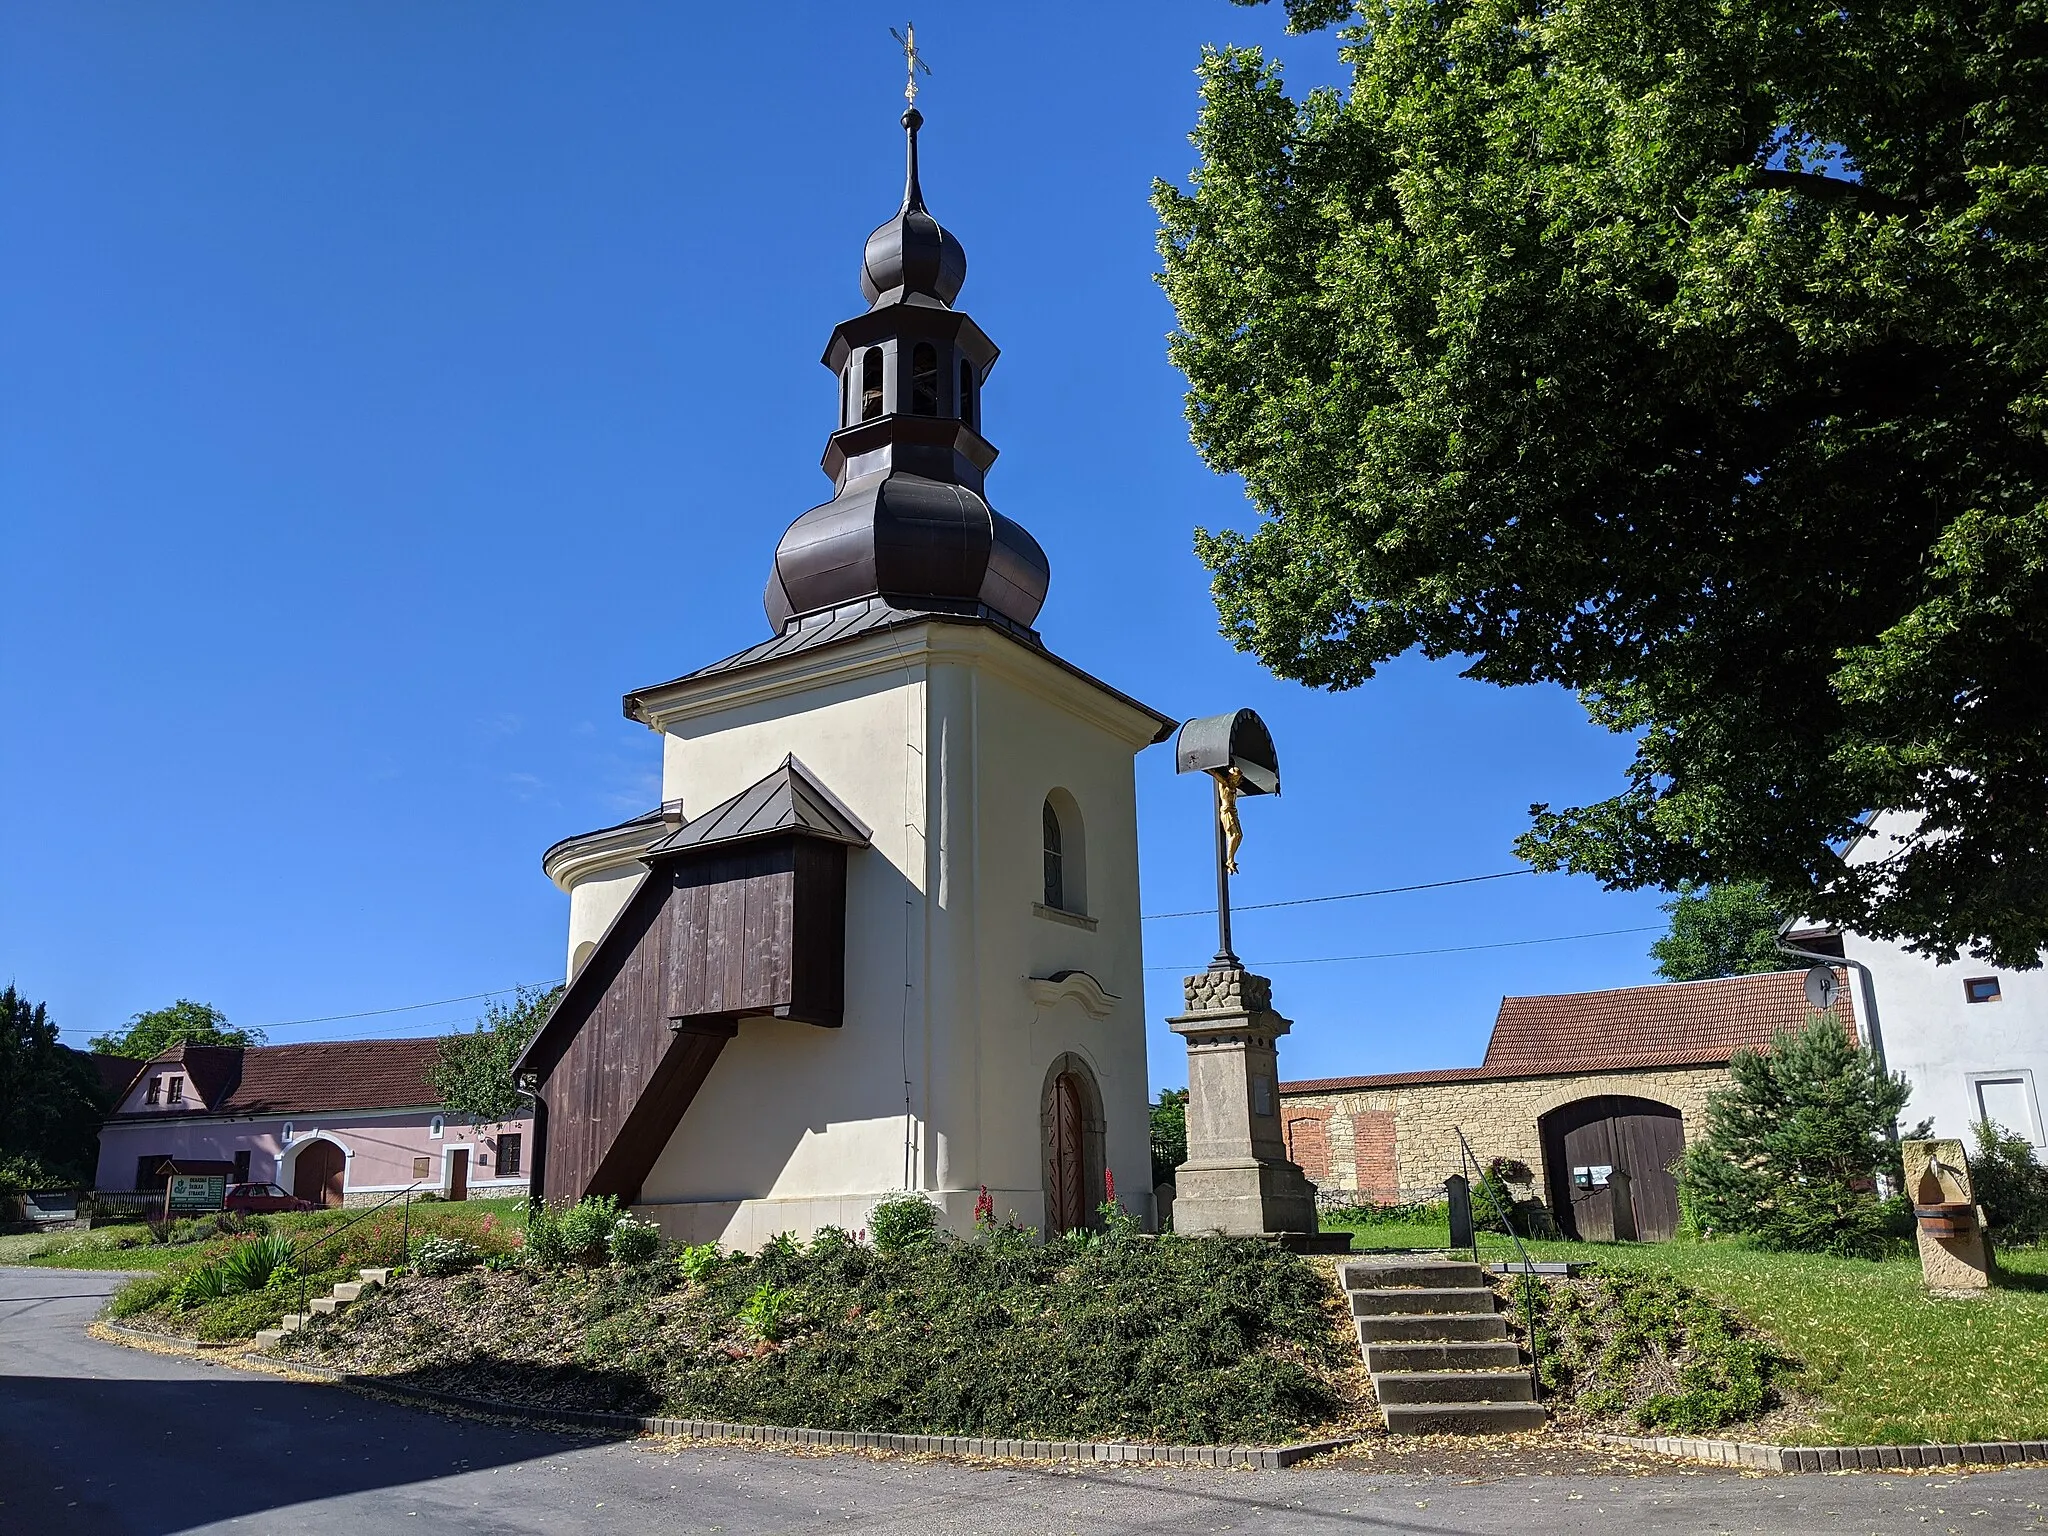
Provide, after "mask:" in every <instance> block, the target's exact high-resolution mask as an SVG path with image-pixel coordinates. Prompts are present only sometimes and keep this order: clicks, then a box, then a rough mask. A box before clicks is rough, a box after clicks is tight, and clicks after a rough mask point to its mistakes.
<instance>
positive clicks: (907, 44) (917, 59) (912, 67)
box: [889, 21, 932, 112]
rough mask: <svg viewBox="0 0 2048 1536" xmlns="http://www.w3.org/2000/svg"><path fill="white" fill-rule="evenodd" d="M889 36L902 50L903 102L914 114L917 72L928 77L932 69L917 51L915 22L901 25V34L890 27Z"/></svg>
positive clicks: (915, 108)
mask: <svg viewBox="0 0 2048 1536" xmlns="http://www.w3.org/2000/svg"><path fill="white" fill-rule="evenodd" d="M889 35H890V36H891V37H893V38H895V39H896V42H897V44H898V46H900V47H901V48H902V49H903V74H904V77H905V78H904V81H903V100H904V102H905V103H906V104H907V105H908V108H909V110H910V111H912V112H915V111H916V110H917V76H918V72H919V71H920V70H921V71H923V72H924V73H925V74H927V75H928V74H930V73H931V72H932V67H931V65H929V64H927V63H925V61H924V56H923V55H922V54H920V53H919V52H918V51H917V24H916V23H915V22H910V21H906V22H905V23H903V30H902V31H901V32H898V31H897V30H896V29H895V28H894V27H891V28H890V29H889Z"/></svg>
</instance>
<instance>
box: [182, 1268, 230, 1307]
mask: <svg viewBox="0 0 2048 1536" xmlns="http://www.w3.org/2000/svg"><path fill="white" fill-rule="evenodd" d="M238 1289H239V1288H237V1287H231V1286H230V1285H229V1284H228V1277H227V1274H226V1272H225V1271H224V1270H223V1269H222V1268H221V1266H220V1264H219V1263H218V1262H217V1261H216V1262H214V1263H211V1264H201V1265H200V1266H199V1267H198V1268H197V1269H188V1270H187V1271H185V1274H184V1277H183V1278H182V1279H180V1280H179V1281H178V1290H177V1302H178V1305H179V1306H180V1307H183V1308H185V1309H186V1310H187V1311H189V1310H190V1309H192V1308H193V1307H196V1306H199V1305H201V1304H202V1303H204V1302H209V1301H224V1300H226V1299H227V1298H228V1297H229V1296H233V1295H235V1294H237V1292H238Z"/></svg>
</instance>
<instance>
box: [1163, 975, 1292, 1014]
mask: <svg viewBox="0 0 2048 1536" xmlns="http://www.w3.org/2000/svg"><path fill="white" fill-rule="evenodd" d="M1181 985H1182V989H1183V991H1184V992H1185V994H1186V996H1187V1010H1188V1012H1189V1013H1269V1012H1271V1011H1272V1008H1273V983H1272V981H1271V980H1270V979H1269V978H1267V977H1264V976H1254V975H1253V974H1252V973H1251V972H1250V971H1247V970H1245V969H1243V968H1242V967H1234V968H1232V969H1230V970H1223V971H1203V972H1201V973H1199V974H1198V975H1194V976H1189V977H1187V978H1185V979H1184V980H1183V982H1182V983H1181Z"/></svg>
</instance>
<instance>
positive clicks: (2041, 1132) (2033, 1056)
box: [1843, 815, 2048, 1154]
mask: <svg viewBox="0 0 2048 1536" xmlns="http://www.w3.org/2000/svg"><path fill="white" fill-rule="evenodd" d="M1910 825H1911V823H1910V821H1908V820H1907V819H1905V818H1902V817H1899V816H1896V815H1887V816H1881V817H1879V818H1878V821H1877V824H1876V825H1875V827H1874V828H1873V829H1872V832H1871V834H1870V835H1868V836H1866V837H1865V838H1864V839H1863V840H1862V842H1860V843H1859V844H1858V845H1857V846H1856V847H1855V848H1854V849H1852V850H1851V852H1850V854H1849V858H1850V861H1851V862H1852V863H1858V862H1862V861H1864V860H1867V859H1871V858H1877V857H1881V856H1882V855H1883V854H1884V853H1886V852H1888V851H1890V850H1891V849H1892V848H1893V847H1894V846H1896V845H1895V844H1893V843H1892V842H1891V841H1890V838H1891V836H1892V835H1894V834H1896V833H1898V832H1900V831H1901V830H1903V829H1907V828H1910ZM1843 952H1844V953H1845V954H1846V955H1847V956H1848V957H1849V958H1850V959H1852V960H1860V961H1862V962H1863V963H1864V964H1865V965H1867V966H1868V967H1869V968H1870V976H1871V988H1872V991H1873V993H1874V994H1875V997H1876V1002H1877V1021H1876V1022H1877V1028H1878V1032H1879V1035H1880V1037H1881V1040H1882V1043H1883V1046H1884V1054H1885V1063H1886V1065H1887V1066H1889V1067H1890V1068H1891V1069H1892V1070H1893V1071H1894V1072H1902V1073H1904V1074H1905V1076H1906V1080H1907V1081H1908V1082H1909V1083H1911V1084H1912V1086H1913V1097H1912V1099H1911V1100H1910V1101H1909V1102H1908V1103H1907V1105H1906V1109H1905V1113H1904V1114H1903V1115H1902V1116H1901V1117H1900V1118H1901V1120H1902V1121H1903V1122H1904V1123H1905V1124H1906V1125H1908V1126H1910V1125H1912V1124H1913V1123H1915V1122H1916V1121H1918V1120H1921V1119H1923V1118H1925V1117H1927V1116H1930V1115H1931V1116H1933V1118H1934V1128H1935V1134H1937V1135H1940V1136H1954V1137H1957V1138H1959V1139H1961V1140H1962V1142H1963V1143H1964V1145H1966V1146H1971V1145H1974V1143H1973V1142H1972V1140H1971V1136H1970V1126H1971V1124H1972V1122H1974V1121H1975V1120H1976V1119H1977V1118H1978V1116H1979V1115H1980V1114H1981V1113H1982V1110H1981V1109H1980V1108H1979V1101H1978V1096H1977V1088H1976V1083H1975V1079H1978V1078H1982V1077H1986V1076H1991V1077H2000V1078H2004V1077H2013V1076H2017V1077H2019V1078H2020V1079H2021V1080H2022V1082H2023V1084H2024V1088H2023V1090H2022V1092H2023V1097H2024V1100H2025V1107H2026V1110H2027V1112H2028V1113H2029V1115H2030V1119H2031V1124H2029V1125H2027V1126H2024V1127H2021V1126H2013V1127H2010V1129H2012V1130H2015V1131H2022V1132H2023V1133H2024V1134H2026V1135H2028V1136H2029V1137H2031V1138H2032V1140H2033V1142H2034V1144H2035V1146H2036V1147H2038V1148H2040V1149H2041V1150H2042V1151H2043V1153H2044V1154H2048V1129H2044V1127H2043V1124H2042V1115H2041V1108H2042V1106H2041V1097H2040V1096H2041V1093H2042V1092H2043V1091H2044V1090H2048V974H2044V973H2043V972H2042V971H2038V970H2037V971H2002V970H1999V969H1997V968H1996V967H1995V966H1992V965H1989V964H1987V963H1985V962H1984V961H1981V960H1969V959H1964V960H1961V961H1959V962H1957V963H1956V964H1953V965H1937V964H1936V963H1935V962H1933V961H1932V960H1929V959H1928V958H1926V957H1925V956H1923V955H1915V954H1911V953H1909V952H1908V951H1907V950H1905V949H1904V948H1902V947H1901V946H1899V945H1897V944H1893V943H1889V942H1887V941H1885V940H1881V939H1871V938H1866V937H1864V936H1863V935H1862V934H1855V933H1852V934H1848V935H1846V936H1845V937H1844V939H1843ZM1978 976H1996V977H1997V978H1998V983H1999V991H2000V997H1999V1000H1998V1001H1997V1002H1995V1003H1970V1002H1966V1001H1965V1000H1964V999H1965V994H1964V991H1963V983H1964V981H1965V980H1967V979H1970V978H1972V977H1978Z"/></svg>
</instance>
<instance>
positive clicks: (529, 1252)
mask: <svg viewBox="0 0 2048 1536" xmlns="http://www.w3.org/2000/svg"><path fill="white" fill-rule="evenodd" d="M522 1253H523V1255H524V1257H525V1258H526V1260H527V1262H529V1263H532V1264H538V1265H540V1266H541V1267H542V1268H544V1269H558V1268H560V1267H561V1266H562V1265H564V1264H566V1263H568V1262H569V1248H568V1245H567V1244H566V1243H564V1242H563V1241H562V1207H561V1206H560V1205H551V1204H549V1203H548V1202H547V1201H545V1200H536V1201H535V1202H534V1204H533V1209H532V1210H530V1211H528V1212H527V1215H526V1246H525V1248H524V1249H523V1250H522Z"/></svg>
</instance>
